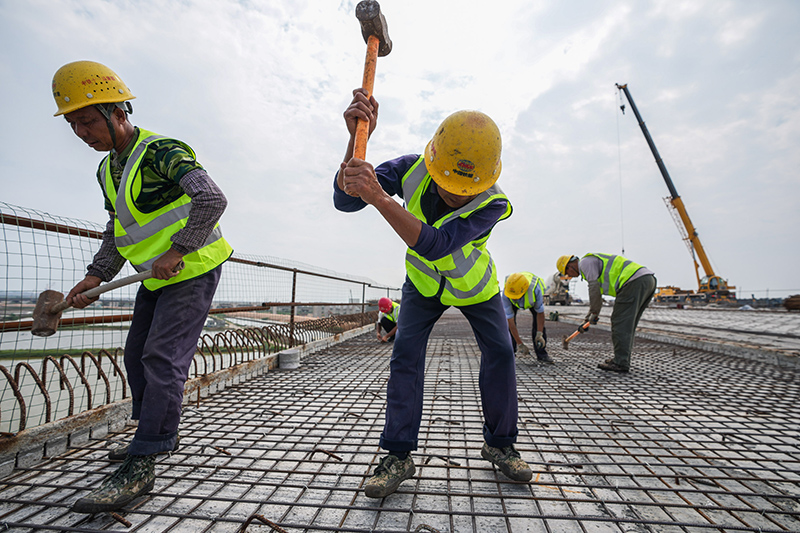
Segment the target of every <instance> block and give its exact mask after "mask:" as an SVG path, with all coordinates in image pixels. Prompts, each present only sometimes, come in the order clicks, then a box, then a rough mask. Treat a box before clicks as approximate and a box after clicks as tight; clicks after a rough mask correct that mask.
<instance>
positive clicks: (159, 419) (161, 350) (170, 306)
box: [125, 265, 222, 455]
mask: <svg viewBox="0 0 800 533" xmlns="http://www.w3.org/2000/svg"><path fill="white" fill-rule="evenodd" d="M221 272H222V265H220V266H218V267H217V268H215V269H214V270H212V271H210V272H207V273H206V274H203V275H202V276H198V277H196V278H192V279H189V280H186V281H182V282H180V283H176V284H174V285H167V286H166V287H162V288H160V289H157V290H155V291H150V290H148V289H146V288H145V286H144V284H143V285H142V286H141V287H139V292H138V293H137V294H136V303H135V305H134V308H133V321H132V322H131V328H130V331H129V332H128V339H127V341H126V342H125V370H126V371H127V373H128V383H130V386H131V396H132V398H133V414H132V416H131V418H133V419H134V420H137V419H138V420H139V426H138V428H137V429H136V434H135V435H134V436H133V440H132V441H131V443H130V445H129V447H128V453H129V454H130V455H152V454H154V453H158V452H166V451H171V450H172V449H173V448H175V440H176V438H177V435H178V423H179V422H180V419H181V404H182V403H183V387H184V385H185V384H186V379H187V377H188V374H189V365H191V363H192V359H193V358H194V354H195V351H196V350H197V339H198V338H199V337H200V333H201V332H202V331H203V325H204V324H205V322H206V318H207V317H208V311H209V309H211V300H212V298H213V297H214V292H215V291H216V289H217V284H218V283H219V278H220V273H221Z"/></svg>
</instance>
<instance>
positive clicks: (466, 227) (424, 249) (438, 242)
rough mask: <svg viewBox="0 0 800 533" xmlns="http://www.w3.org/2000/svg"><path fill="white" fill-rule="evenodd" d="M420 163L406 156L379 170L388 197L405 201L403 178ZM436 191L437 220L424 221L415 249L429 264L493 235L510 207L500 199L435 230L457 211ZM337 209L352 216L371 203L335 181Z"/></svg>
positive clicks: (433, 192)
mask: <svg viewBox="0 0 800 533" xmlns="http://www.w3.org/2000/svg"><path fill="white" fill-rule="evenodd" d="M417 159H419V155H418V154H416V155H415V154H410V155H404V156H400V157H398V158H396V159H392V160H390V161H386V162H385V163H382V164H380V165H378V166H377V167H375V174H376V175H377V177H378V183H380V185H381V187H382V188H383V190H384V191H386V193H387V194H389V195H390V196H395V195H396V196H398V197H400V198H403V187H402V182H403V176H404V175H405V174H406V172H408V169H410V168H411V166H412V165H413V164H414V163H416V162H417ZM423 164H424V162H423ZM436 191H437V189H436V183H434V182H431V185H430V189H429V191H427V193H426V194H433V195H434V196H435V198H434V211H435V213H436V215H435V218H434V219H433V220H430V221H426V220H423V221H422V222H423V224H422V231H421V232H420V234H419V239H418V240H417V244H416V245H414V246H413V247H412V248H411V249H412V250H414V251H415V252H416V253H418V254H419V255H421V256H422V257H424V258H425V259H427V260H428V261H436V260H437V259H441V258H442V257H445V256H448V255H450V254H451V253H453V252H454V251H455V250H458V249H459V248H461V247H462V246H464V245H465V244H467V243H468V242H471V241H474V240H476V239H479V238H480V237H482V236H483V235H485V234H486V233H488V232H489V231H491V230H492V228H493V227H494V225H495V224H497V221H498V220H500V217H501V216H503V214H504V213H505V212H506V206H507V204H508V202H507V201H506V200H502V199H497V200H494V201H492V202H491V203H489V204H488V205H487V206H486V207H484V208H483V209H480V210H478V211H475V212H474V213H472V214H470V215H469V216H468V217H467V218H460V217H459V218H458V219H456V220H453V221H451V222H448V223H447V224H445V225H444V226H442V227H441V228H434V227H433V226H431V225H430V224H431V223H434V222H436V220H438V219H440V218H441V217H442V216H444V215H445V214H447V213H449V212H451V211H454V209H453V208H451V207H449V206H448V205H447V204H446V203H445V202H444V200H442V199H441V198H440V197H439V195H438V194H437V193H436ZM333 205H334V206H335V207H336V209H338V210H339V211H344V212H347V213H352V212H355V211H359V210H361V209H363V208H364V207H366V205H367V203H366V202H365V201H364V200H362V199H361V198H358V197H355V196H350V195H349V194H347V193H345V192H344V191H342V190H341V189H340V188H339V186H338V184H337V183H336V178H335V177H334V180H333Z"/></svg>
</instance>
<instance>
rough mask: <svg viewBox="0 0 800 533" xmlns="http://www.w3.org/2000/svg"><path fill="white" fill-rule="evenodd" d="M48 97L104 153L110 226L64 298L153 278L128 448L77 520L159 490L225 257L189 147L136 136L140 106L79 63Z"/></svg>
mask: <svg viewBox="0 0 800 533" xmlns="http://www.w3.org/2000/svg"><path fill="white" fill-rule="evenodd" d="M53 97H54V98H55V100H56V104H57V106H58V111H57V113H56V116H59V115H63V116H64V118H65V119H66V121H67V123H68V124H69V125H70V127H71V128H72V131H73V132H74V133H75V135H77V136H78V137H80V139H81V140H83V141H84V142H85V143H86V144H87V145H89V147H91V148H93V149H94V150H96V151H98V152H109V153H108V155H107V156H106V157H105V158H104V159H103V160H102V162H101V163H100V168H99V169H98V172H97V179H98V181H99V183H100V187H101V189H102V190H103V195H104V197H105V208H106V210H107V211H108V212H109V214H110V219H109V222H108V224H107V226H106V230H105V232H104V233H103V240H102V244H101V245H100V250H99V251H98V252H97V254H96V255H95V256H94V259H93V260H92V263H91V264H90V265H89V266H88V268H87V273H86V277H85V278H84V279H83V280H82V281H81V282H79V283H78V284H77V285H75V287H74V288H73V289H72V290H71V291H70V292H69V294H68V295H67V298H66V300H67V302H68V303H70V304H71V305H72V306H74V307H77V308H79V309H80V308H84V307H86V306H87V305H89V304H91V303H92V302H93V301H94V300H96V298H95V299H88V298H87V297H86V296H84V295H83V294H82V293H83V292H84V291H86V290H88V289H91V288H93V287H97V286H98V285H100V283H101V282H103V281H110V280H111V279H112V278H114V276H116V275H117V273H118V272H119V271H120V270H121V269H122V267H123V266H124V264H125V261H130V262H131V264H132V265H133V266H134V268H135V269H136V270H138V271H145V270H148V269H149V270H151V271H152V277H151V278H150V279H146V280H145V281H144V282H143V283H142V285H141V287H140V288H139V290H138V292H137V294H136V303H135V304H134V311H133V319H132V322H131V326H130V330H129V331H128V338H127V340H126V343H125V369H126V372H127V378H128V382H129V383H130V388H131V396H132V399H133V402H132V416H131V417H132V418H133V419H134V420H138V421H139V423H138V427H137V429H136V433H135V434H134V436H133V439H132V440H131V442H130V444H128V445H127V446H123V447H121V448H116V449H112V450H111V451H110V452H109V459H110V460H112V461H122V464H121V465H120V467H119V469H118V470H117V471H116V472H115V473H114V474H112V475H111V477H110V478H108V479H106V480H105V481H104V482H103V483H102V485H101V486H100V487H99V488H97V489H95V490H94V491H92V492H91V493H89V494H88V495H85V496H83V497H82V498H80V499H79V500H77V501H76V502H75V503H74V504H73V506H72V510H73V511H77V512H81V513H97V512H103V511H113V510H115V509H119V508H121V507H123V506H125V505H127V504H128V503H130V502H131V501H133V500H135V499H136V498H138V497H139V496H142V495H145V494H147V493H149V492H150V491H151V490H152V489H153V487H154V485H155V478H156V477H155V459H156V455H157V454H162V453H167V452H171V451H173V450H175V449H177V447H178V424H179V422H180V415H181V404H182V402H183V389H184V385H185V383H186V379H187V377H188V372H189V366H190V365H191V362H192V359H193V357H194V354H195V351H196V349H197V340H198V338H199V337H200V334H201V332H202V329H203V325H204V324H205V321H206V318H207V316H208V311H209V309H210V308H211V300H212V298H213V296H214V293H215V291H216V288H217V284H218V283H219V278H220V272H221V269H222V263H224V262H225V261H226V260H227V259H228V258H229V257H230V255H231V253H232V249H231V247H230V245H229V244H228V242H227V241H226V240H225V239H224V238H223V237H222V232H221V230H220V227H219V224H218V221H219V218H220V217H221V216H222V213H223V211H224V210H225V207H226V206H227V200H226V199H225V195H224V194H223V193H222V191H221V190H220V189H219V188H218V187H217V185H216V184H215V183H214V182H213V181H212V180H211V178H210V177H209V175H208V174H207V173H206V171H205V170H204V169H203V167H202V166H201V165H200V163H198V162H197V160H196V159H195V154H194V152H193V151H192V149H191V148H190V147H189V146H188V145H187V144H185V143H183V142H181V141H178V140H175V139H172V138H169V137H164V136H161V135H157V134H155V133H153V132H150V131H147V130H144V129H141V128H138V127H135V126H133V124H131V122H130V121H129V118H128V115H129V114H130V113H132V112H133V108H132V107H131V105H130V102H128V100H131V99H133V98H135V97H134V96H133V94H131V92H130V90H129V89H128V87H127V86H126V85H125V84H124V83H123V82H122V80H120V79H119V77H118V76H117V75H116V74H115V73H114V72H113V71H112V70H111V69H109V68H108V67H106V66H104V65H101V64H100V63H94V62H92V61H77V62H74V63H69V64H67V65H64V66H63V67H61V68H60V69H59V70H58V71H57V72H56V74H55V76H54V77H53Z"/></svg>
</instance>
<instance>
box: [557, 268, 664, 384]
mask: <svg viewBox="0 0 800 533" xmlns="http://www.w3.org/2000/svg"><path fill="white" fill-rule="evenodd" d="M556 268H558V272H559V273H560V274H562V275H566V276H569V277H571V278H575V277H578V276H580V277H581V278H582V279H585V280H586V281H587V282H588V284H589V313H588V314H587V315H586V320H587V321H589V322H590V323H591V324H597V321H598V319H599V317H600V309H601V308H602V305H603V295H606V296H613V297H614V310H613V311H612V312H611V341H612V342H613V344H614V357H613V358H611V359H608V360H606V361H605V362H603V363H600V364H599V365H597V366H598V368H600V369H602V370H609V371H611V372H621V373H625V372H628V371H629V370H630V366H631V353H632V352H633V340H634V337H635V333H636V326H637V325H638V324H639V319H640V318H642V313H644V310H645V309H647V306H648V305H650V301H651V300H652V299H653V294H655V291H656V277H655V275H654V274H653V272H652V271H650V270H648V269H647V268H645V267H643V266H642V265H640V264H637V263H634V262H633V261H631V260H630V259H626V258H625V257H622V256H621V255H610V254H599V253H591V254H586V255H585V256H583V258H581V259H578V257H577V256H574V255H562V256H561V257H559V258H558V261H556Z"/></svg>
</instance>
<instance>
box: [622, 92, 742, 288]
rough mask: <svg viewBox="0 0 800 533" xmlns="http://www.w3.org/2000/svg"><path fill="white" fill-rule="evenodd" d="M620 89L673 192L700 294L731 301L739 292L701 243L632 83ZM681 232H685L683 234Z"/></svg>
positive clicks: (670, 203)
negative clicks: (721, 274)
mask: <svg viewBox="0 0 800 533" xmlns="http://www.w3.org/2000/svg"><path fill="white" fill-rule="evenodd" d="M617 89H618V90H620V91H622V92H624V93H625V97H626V98H627V100H628V103H629V104H630V105H631V109H633V114H634V115H636V120H638V121H639V127H640V128H641V129H642V133H643V134H644V138H645V140H646V141H647V145H648V146H649V147H650V151H651V152H652V153H653V157H655V160H656V165H658V169H659V170H660V171H661V176H662V177H663V178H664V182H665V183H666V184H667V189H669V194H670V197H669V199H668V200H669V205H670V206H671V207H672V209H674V211H675V212H676V213H677V219H678V220H680V221H681V223H682V224H683V229H684V230H685V234H684V235H682V237H683V238H684V239H685V240H686V241H687V244H688V245H689V250H690V252H691V254H692V261H693V262H694V270H695V276H696V277H697V285H698V287H699V289H698V292H701V293H709V294H711V295H712V296H714V297H721V298H727V297H728V296H729V295H730V294H729V289H735V288H736V287H734V286H732V285H731V286H729V285H728V282H727V281H726V280H724V279H722V278H720V277H719V276H717V275H716V274H715V273H714V268H713V267H712V266H711V261H710V260H709V259H708V255H707V254H706V251H705V249H704V248H703V244H702V243H701V242H700V236H699V235H698V234H697V230H696V229H695V227H694V224H692V220H691V219H690V218H689V213H687V212H686V206H684V205H683V200H682V199H681V197H680V195H679V194H678V190H677V189H676V188H675V184H674V183H673V182H672V178H671V177H670V175H669V172H668V171H667V167H666V165H664V160H663V159H661V155H660V154H659V153H658V149H657V148H656V144H655V142H653V138H652V137H651V136H650V132H649V131H648V129H647V126H646V125H645V123H644V120H643V119H642V116H641V115H640V114H639V109H638V108H637V107H636V104H635V103H634V101H633V97H632V96H631V93H630V91H629V90H628V84H624V85H620V84H617ZM622 112H623V113H624V112H625V108H624V106H622ZM673 218H675V217H673ZM680 229H681V228H680V227H679V230H680ZM681 233H683V231H682V232H681ZM695 254H697V259H698V260H699V261H700V264H701V265H702V266H703V272H704V273H705V276H704V277H703V278H702V279H701V278H700V270H699V265H698V264H697V260H695V258H694V256H695Z"/></svg>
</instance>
